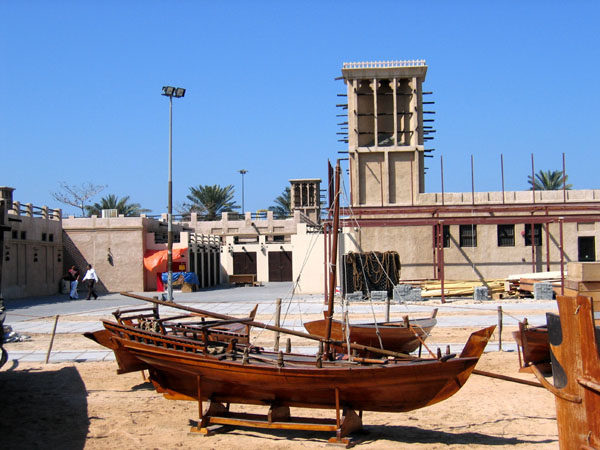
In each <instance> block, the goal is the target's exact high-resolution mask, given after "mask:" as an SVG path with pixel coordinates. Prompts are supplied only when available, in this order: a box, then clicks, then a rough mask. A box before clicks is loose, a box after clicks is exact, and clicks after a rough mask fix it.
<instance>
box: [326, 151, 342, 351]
mask: <svg viewBox="0 0 600 450" xmlns="http://www.w3.org/2000/svg"><path fill="white" fill-rule="evenodd" d="M340 172H341V169H340V161H339V160H338V161H337V164H336V165H335V193H334V197H333V226H332V228H331V235H332V237H331V253H330V255H329V256H330V263H329V292H328V294H329V298H328V301H327V315H326V320H327V322H326V325H325V349H324V352H325V354H326V355H328V354H329V353H330V348H331V347H330V344H329V341H330V339H331V321H332V319H333V298H334V295H335V286H336V274H337V271H336V264H337V256H338V232H339V226H340Z"/></svg>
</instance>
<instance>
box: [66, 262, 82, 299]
mask: <svg viewBox="0 0 600 450" xmlns="http://www.w3.org/2000/svg"><path fill="white" fill-rule="evenodd" d="M67 275H68V277H69V281H70V282H71V286H70V287H71V291H70V292H69V298H70V299H71V300H77V299H78V298H79V294H78V293H77V285H78V284H79V277H80V276H81V274H80V273H79V270H77V267H75V265H73V266H71V268H70V269H69V271H68V273H67Z"/></svg>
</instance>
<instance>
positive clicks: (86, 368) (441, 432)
mask: <svg viewBox="0 0 600 450" xmlns="http://www.w3.org/2000/svg"><path fill="white" fill-rule="evenodd" d="M440 331H441V332H444V333H445V334H447V335H448V336H446V337H449V336H452V337H453V338H456V339H459V338H464V339H466V332H467V331H469V330H466V329H446V330H440ZM507 338H508V336H507ZM44 339H47V336H45V337H44V336H43V335H40V336H32V341H30V342H28V343H27V344H28V345H30V346H33V345H35V343H37V344H38V346H40V347H41V348H43V343H44ZM464 339H462V340H463V342H464ZM87 342H88V341H87V340H85V339H82V338H80V337H79V336H71V337H69V336H68V335H66V336H61V337H60V339H59V340H58V341H57V342H55V345H58V346H59V347H61V346H64V347H67V346H69V345H70V346H72V347H77V348H81V346H82V345H84V344H86V343H87ZM20 344H23V343H20ZM20 344H19V345H20ZM92 344H93V343H92ZM11 345H16V344H11ZM86 346H87V347H89V348H93V347H90V346H89V344H87V345H86ZM9 351H10V349H9ZM116 368H117V366H116V363H115V362H87V363H66V364H65V363H62V364H48V365H43V364H38V363H35V364H34V363H19V364H18V365H17V364H16V363H15V362H12V361H9V362H8V363H7V364H6V365H5V366H4V367H3V368H2V370H1V371H0V395H1V397H0V398H2V403H1V404H2V408H1V409H0V435H1V437H2V445H1V447H2V448H7V449H36V448H57V449H82V448H85V449H111V450H112V449H187V448H202V449H238V448H243V449H245V450H250V449H261V450H263V449H271V448H277V449H300V448H325V446H326V445H327V443H326V442H327V438H329V437H330V436H331V434H330V433H324V432H310V431H272V430H259V429H234V430H230V431H227V432H225V433H220V434H217V435H215V436H211V437H204V436H202V435H199V434H193V433H190V432H189V431H190V423H191V422H193V421H194V420H196V419H197V416H198V405H197V403H195V402H182V401H170V400H166V399H164V398H163V397H162V396H161V395H159V394H157V393H156V392H155V391H154V390H153V389H152V388H151V385H150V384H149V383H145V382H144V380H143V378H142V375H141V373H134V374H126V375H117V374H116ZM477 368H478V369H481V370H487V371H491V372H497V373H502V374H505V375H510V376H514V377H520V378H523V379H528V380H533V379H534V378H533V376H532V375H530V374H519V373H518V358H517V354H516V353H514V352H492V353H486V354H484V356H483V357H482V359H481V360H480V362H479V364H478V366H477ZM357 395H360V393H357ZM233 409H234V410H236V411H250V412H260V413H264V412H266V409H265V408H262V407H246V406H235V407H233ZM292 414H293V415H296V416H308V417H329V418H334V417H335V413H334V411H320V410H301V409H292ZM363 423H364V425H365V429H366V431H367V432H368V433H367V434H365V435H357V436H356V439H357V441H358V447H357V448H365V449H369V448H373V449H374V448H377V449H387V448H394V449H398V448H402V449H465V448H469V449H490V448H493V449H503V448H518V449H540V450H541V449H544V450H546V449H557V448H558V437H557V426H556V415H555V407H554V399H553V397H552V395H551V394H550V393H549V392H547V391H546V390H544V389H541V388H536V387H530V386H525V385H520V384H516V383H510V382H506V381H500V380H494V379H490V378H486V377H482V376H477V375H472V376H471V378H470V379H469V381H468V382H467V384H466V385H465V386H464V387H463V389H461V390H460V391H459V392H458V393H457V394H456V395H454V396H453V397H451V398H450V399H448V400H446V401H444V402H441V403H439V404H437V405H433V406H430V407H428V408H424V409H420V410H416V411H412V412H409V413H404V414H388V413H371V412H365V413H364V416H363Z"/></svg>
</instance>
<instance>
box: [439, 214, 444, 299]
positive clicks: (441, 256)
mask: <svg viewBox="0 0 600 450" xmlns="http://www.w3.org/2000/svg"><path fill="white" fill-rule="evenodd" d="M438 228H439V230H438V232H439V235H440V238H439V239H438V242H439V246H440V247H439V248H440V287H441V288H442V299H441V300H442V303H446V294H445V292H444V278H445V277H446V275H445V273H444V221H443V220H440V222H439V225H438Z"/></svg>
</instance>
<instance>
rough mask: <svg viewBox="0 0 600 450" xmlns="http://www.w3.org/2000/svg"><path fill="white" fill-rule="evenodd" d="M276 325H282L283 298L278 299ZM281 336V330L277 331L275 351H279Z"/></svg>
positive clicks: (274, 344)
mask: <svg viewBox="0 0 600 450" xmlns="http://www.w3.org/2000/svg"><path fill="white" fill-rule="evenodd" d="M275 326H276V327H278V328H279V327H280V326H281V299H280V298H278V299H277V303H276V305H275ZM280 336H281V333H280V332H279V331H276V332H275V342H274V343H273V351H274V352H278V351H279V337H280Z"/></svg>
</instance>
